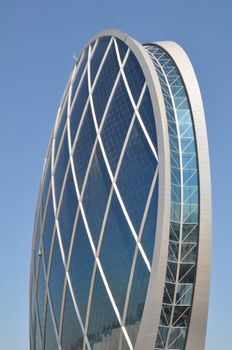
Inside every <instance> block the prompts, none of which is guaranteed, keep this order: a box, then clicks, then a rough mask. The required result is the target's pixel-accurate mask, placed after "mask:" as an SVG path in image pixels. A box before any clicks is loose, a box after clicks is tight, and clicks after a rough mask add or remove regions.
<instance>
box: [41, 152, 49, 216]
mask: <svg viewBox="0 0 232 350" xmlns="http://www.w3.org/2000/svg"><path fill="white" fill-rule="evenodd" d="M50 183H51V154H50V155H49V157H48V159H47V161H46V170H45V175H44V185H43V191H42V195H41V197H42V198H41V208H42V213H44V209H45V206H46V201H47V195H48V191H49V186H50Z"/></svg>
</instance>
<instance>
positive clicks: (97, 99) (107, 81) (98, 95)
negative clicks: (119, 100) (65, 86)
mask: <svg viewBox="0 0 232 350" xmlns="http://www.w3.org/2000/svg"><path fill="white" fill-rule="evenodd" d="M118 71H119V64H118V60H117V56H116V52H115V48H114V45H112V46H111V48H110V50H109V52H108V55H107V58H106V60H105V62H104V65H103V67H102V70H101V73H100V76H99V78H98V80H97V83H96V85H95V89H94V92H93V102H94V107H95V113H96V117H97V122H98V125H100V122H101V119H102V116H103V113H104V110H105V107H106V103H107V101H108V98H109V96H110V93H111V90H112V88H113V85H114V82H115V79H116V77H117V74H118Z"/></svg>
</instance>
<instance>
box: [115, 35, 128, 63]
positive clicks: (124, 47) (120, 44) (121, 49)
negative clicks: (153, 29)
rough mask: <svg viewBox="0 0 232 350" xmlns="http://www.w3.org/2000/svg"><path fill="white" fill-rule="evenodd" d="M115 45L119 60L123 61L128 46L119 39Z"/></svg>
mask: <svg viewBox="0 0 232 350" xmlns="http://www.w3.org/2000/svg"><path fill="white" fill-rule="evenodd" d="M116 42H117V45H118V51H119V55H120V58H121V61H123V59H124V57H125V55H126V52H127V50H128V46H127V45H126V44H125V43H124V42H123V41H122V40H120V39H116Z"/></svg>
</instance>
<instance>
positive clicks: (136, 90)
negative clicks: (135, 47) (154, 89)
mask: <svg viewBox="0 0 232 350" xmlns="http://www.w3.org/2000/svg"><path fill="white" fill-rule="evenodd" d="M124 72H125V74H126V79H127V82H128V85H129V87H130V90H131V93H132V96H133V98H134V101H135V103H137V102H138V99H139V96H140V93H141V90H142V87H143V85H144V82H145V78H144V75H143V71H142V69H141V66H140V64H139V63H138V61H137V58H136V57H135V55H134V54H133V52H130V54H129V56H128V58H127V61H126V64H125V66H124Z"/></svg>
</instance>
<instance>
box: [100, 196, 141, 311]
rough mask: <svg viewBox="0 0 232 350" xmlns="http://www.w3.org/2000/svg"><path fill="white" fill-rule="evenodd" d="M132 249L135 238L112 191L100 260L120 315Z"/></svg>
mask: <svg viewBox="0 0 232 350" xmlns="http://www.w3.org/2000/svg"><path fill="white" fill-rule="evenodd" d="M112 247H113V249H112ZM134 250H135V240H134V238H133V236H132V233H131V231H130V228H129V226H128V223H127V221H126V219H125V216H124V214H123V212H122V209H121V207H120V204H119V202H118V199H117V197H116V195H115V193H114V194H113V197H112V201H111V205H110V210H109V214H108V218H107V222H106V227H105V232H104V236H103V241H102V246H101V252H100V261H101V263H102V268H103V270H104V273H105V275H106V279H107V281H108V283H109V286H110V290H111V292H112V294H113V297H114V300H115V302H116V304H117V307H118V309H119V312H120V314H121V316H122V315H123V308H124V303H125V298H126V291H127V285H128V280H129V276H130V270H131V265H132V260H133V256H134Z"/></svg>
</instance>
